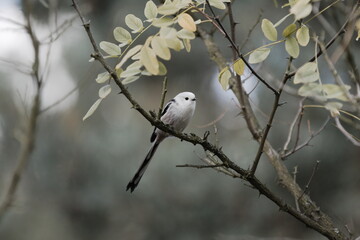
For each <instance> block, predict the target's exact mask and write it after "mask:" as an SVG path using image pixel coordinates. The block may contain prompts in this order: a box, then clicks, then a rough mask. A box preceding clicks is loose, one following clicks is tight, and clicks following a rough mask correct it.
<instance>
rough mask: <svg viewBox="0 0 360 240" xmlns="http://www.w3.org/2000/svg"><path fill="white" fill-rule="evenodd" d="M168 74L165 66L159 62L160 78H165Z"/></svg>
mask: <svg viewBox="0 0 360 240" xmlns="http://www.w3.org/2000/svg"><path fill="white" fill-rule="evenodd" d="M166 74H167V69H166V67H165V65H164V64H163V63H162V62H160V61H159V73H158V75H159V76H165V75H166Z"/></svg>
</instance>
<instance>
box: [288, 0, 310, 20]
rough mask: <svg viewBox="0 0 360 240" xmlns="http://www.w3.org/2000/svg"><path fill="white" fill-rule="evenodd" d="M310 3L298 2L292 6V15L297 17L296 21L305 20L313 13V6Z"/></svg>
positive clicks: (307, 0) (301, 0)
mask: <svg viewBox="0 0 360 240" xmlns="http://www.w3.org/2000/svg"><path fill="white" fill-rule="evenodd" d="M309 2H310V0H298V1H296V3H295V4H294V5H292V6H291V8H290V13H292V14H294V15H295V20H300V19H303V18H305V17H307V16H308V15H309V14H310V13H311V11H312V6H311V3H309Z"/></svg>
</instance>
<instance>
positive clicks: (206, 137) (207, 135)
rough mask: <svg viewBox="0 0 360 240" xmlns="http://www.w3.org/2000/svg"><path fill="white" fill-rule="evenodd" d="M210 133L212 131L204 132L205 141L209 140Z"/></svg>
mask: <svg viewBox="0 0 360 240" xmlns="http://www.w3.org/2000/svg"><path fill="white" fill-rule="evenodd" d="M209 135H210V131H206V132H205V133H204V137H203V140H204V141H207V139H208V137H209Z"/></svg>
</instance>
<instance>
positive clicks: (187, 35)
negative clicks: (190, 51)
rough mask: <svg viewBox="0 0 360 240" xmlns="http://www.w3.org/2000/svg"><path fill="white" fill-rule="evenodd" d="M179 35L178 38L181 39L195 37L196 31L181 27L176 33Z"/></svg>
mask: <svg viewBox="0 0 360 240" xmlns="http://www.w3.org/2000/svg"><path fill="white" fill-rule="evenodd" d="M176 35H177V36H178V38H181V39H190V40H191V39H194V38H195V33H193V32H191V31H189V30H186V29H181V30H180V31H178V32H177V34H176Z"/></svg>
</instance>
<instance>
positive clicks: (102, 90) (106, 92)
mask: <svg viewBox="0 0 360 240" xmlns="http://www.w3.org/2000/svg"><path fill="white" fill-rule="evenodd" d="M110 92H111V86H110V84H107V85H105V86H103V87H101V88H100V89H99V97H100V98H101V99H104V98H106V97H107V96H108V95H109V94H110Z"/></svg>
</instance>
